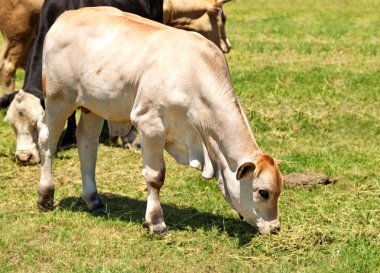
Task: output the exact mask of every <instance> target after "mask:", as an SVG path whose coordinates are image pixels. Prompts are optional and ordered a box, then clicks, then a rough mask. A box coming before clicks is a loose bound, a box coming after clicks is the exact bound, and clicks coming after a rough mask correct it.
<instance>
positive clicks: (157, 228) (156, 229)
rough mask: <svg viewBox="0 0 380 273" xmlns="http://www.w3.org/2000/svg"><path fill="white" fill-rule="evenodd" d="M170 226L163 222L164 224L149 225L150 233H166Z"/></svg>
mask: <svg viewBox="0 0 380 273" xmlns="http://www.w3.org/2000/svg"><path fill="white" fill-rule="evenodd" d="M168 231H169V229H168V227H167V226H166V225H165V224H164V223H162V224H156V225H149V233H150V234H159V235H166V234H168Z"/></svg>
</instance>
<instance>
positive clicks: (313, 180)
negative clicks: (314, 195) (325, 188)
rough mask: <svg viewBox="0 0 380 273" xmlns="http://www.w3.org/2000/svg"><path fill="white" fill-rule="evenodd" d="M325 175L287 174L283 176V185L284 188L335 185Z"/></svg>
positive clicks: (308, 173) (311, 173)
mask: <svg viewBox="0 0 380 273" xmlns="http://www.w3.org/2000/svg"><path fill="white" fill-rule="evenodd" d="M335 182H336V181H335V180H331V179H330V178H329V177H328V176H327V175H324V174H320V173H314V172H307V173H289V174H287V175H285V176H284V185H285V186H286V187H311V186H313V185H327V184H331V183H335Z"/></svg>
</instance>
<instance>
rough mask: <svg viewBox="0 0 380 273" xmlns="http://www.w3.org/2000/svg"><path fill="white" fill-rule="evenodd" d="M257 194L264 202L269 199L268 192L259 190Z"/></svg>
mask: <svg viewBox="0 0 380 273" xmlns="http://www.w3.org/2000/svg"><path fill="white" fill-rule="evenodd" d="M259 194H260V195H261V197H262V198H264V199H265V200H266V199H268V198H269V192H267V191H265V190H259Z"/></svg>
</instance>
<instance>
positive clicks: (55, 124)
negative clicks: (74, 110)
mask: <svg viewBox="0 0 380 273" xmlns="http://www.w3.org/2000/svg"><path fill="white" fill-rule="evenodd" d="M56 108H57V109H55V110H57V111H54V113H50V111H49V109H46V111H45V114H44V117H43V120H42V122H41V121H39V123H38V127H39V139H38V145H39V147H40V157H41V178H40V183H39V186H38V201H37V205H38V207H39V208H40V209H41V210H43V211H47V210H51V209H53V205H54V181H53V176H52V173H51V165H52V158H53V156H54V153H55V150H56V148H57V143H58V139H59V136H60V135H61V133H62V130H63V128H64V126H65V121H66V118H67V116H64V115H62V112H63V111H62V112H61V111H60V110H59V109H58V107H56ZM48 111H49V113H48Z"/></svg>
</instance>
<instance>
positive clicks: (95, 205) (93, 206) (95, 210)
mask: <svg viewBox="0 0 380 273" xmlns="http://www.w3.org/2000/svg"><path fill="white" fill-rule="evenodd" d="M83 201H84V200H83ZM84 203H85V204H86V205H87V209H88V211H89V212H90V213H91V214H92V215H94V216H102V215H105V214H107V210H106V206H105V205H104V204H103V202H102V200H101V199H100V197H99V195H98V194H94V195H93V196H92V197H91V198H90V202H88V203H87V202H85V201H84Z"/></svg>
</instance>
